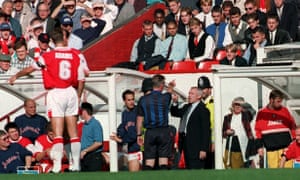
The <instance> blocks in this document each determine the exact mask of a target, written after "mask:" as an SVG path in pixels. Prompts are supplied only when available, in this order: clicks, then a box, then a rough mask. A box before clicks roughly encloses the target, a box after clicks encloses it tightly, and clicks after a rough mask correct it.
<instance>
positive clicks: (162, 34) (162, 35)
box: [160, 30, 165, 40]
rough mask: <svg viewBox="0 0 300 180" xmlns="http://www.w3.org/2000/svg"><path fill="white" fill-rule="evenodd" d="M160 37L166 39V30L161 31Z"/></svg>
mask: <svg viewBox="0 0 300 180" xmlns="http://www.w3.org/2000/svg"><path fill="white" fill-rule="evenodd" d="M160 39H161V40H165V32H164V30H162V31H161V35H160Z"/></svg>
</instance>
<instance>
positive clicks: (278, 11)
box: [277, 8, 282, 20]
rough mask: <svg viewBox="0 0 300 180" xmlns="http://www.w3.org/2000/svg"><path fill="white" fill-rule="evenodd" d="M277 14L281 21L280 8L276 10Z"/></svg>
mask: <svg viewBox="0 0 300 180" xmlns="http://www.w3.org/2000/svg"><path fill="white" fill-rule="evenodd" d="M277 14H278V17H279V20H281V16H282V8H277Z"/></svg>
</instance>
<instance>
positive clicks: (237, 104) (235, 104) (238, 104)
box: [233, 103, 241, 106]
mask: <svg viewBox="0 0 300 180" xmlns="http://www.w3.org/2000/svg"><path fill="white" fill-rule="evenodd" d="M233 105H234V106H241V104H240V103H233Z"/></svg>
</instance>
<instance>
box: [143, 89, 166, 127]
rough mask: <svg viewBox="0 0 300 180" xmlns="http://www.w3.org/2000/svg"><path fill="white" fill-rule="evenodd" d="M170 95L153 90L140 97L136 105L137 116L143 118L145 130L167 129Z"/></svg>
mask: <svg viewBox="0 0 300 180" xmlns="http://www.w3.org/2000/svg"><path fill="white" fill-rule="evenodd" d="M170 102H171V94H170V93H164V94H163V93H161V92H160V91H155V90H153V91H152V92H151V93H150V94H147V95H145V96H143V97H141V99H140V101H139V105H138V115H139V116H142V117H144V127H145V128H147V129H151V128H159V127H168V125H169V106H170Z"/></svg>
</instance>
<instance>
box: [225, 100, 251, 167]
mask: <svg viewBox="0 0 300 180" xmlns="http://www.w3.org/2000/svg"><path fill="white" fill-rule="evenodd" d="M244 103H245V101H244V98H243V97H236V98H234V99H233V101H232V104H231V108H230V110H231V113H230V114H227V115H225V117H224V121H223V128H222V129H223V130H222V132H223V138H226V150H225V157H224V161H225V162H224V163H225V166H226V168H232V169H236V168H243V167H247V165H246V164H247V163H246V162H247V161H248V157H246V149H247V144H248V141H249V140H253V139H254V137H253V134H252V131H251V126H250V121H251V119H252V117H251V116H249V114H248V113H247V112H245V111H243V108H242V105H243V104H244Z"/></svg>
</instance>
